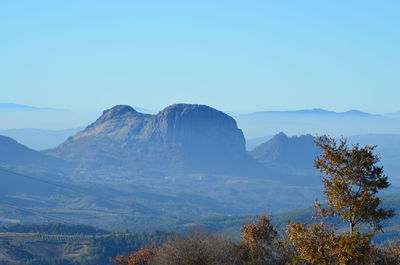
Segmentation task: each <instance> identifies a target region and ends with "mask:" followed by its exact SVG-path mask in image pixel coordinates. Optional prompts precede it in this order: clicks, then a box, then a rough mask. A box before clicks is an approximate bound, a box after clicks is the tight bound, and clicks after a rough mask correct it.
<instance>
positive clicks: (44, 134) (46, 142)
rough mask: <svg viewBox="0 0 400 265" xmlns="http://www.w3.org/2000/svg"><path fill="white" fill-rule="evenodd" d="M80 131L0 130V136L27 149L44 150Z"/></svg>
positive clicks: (70, 129) (77, 129)
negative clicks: (7, 137)
mask: <svg viewBox="0 0 400 265" xmlns="http://www.w3.org/2000/svg"><path fill="white" fill-rule="evenodd" d="M82 129H83V127H79V128H69V129H63V130H45V129H35V128H26V129H6V130H0V135H5V136H9V137H11V138H13V139H15V140H17V141H18V142H20V143H21V144H24V145H26V146H28V147H29V148H32V149H35V150H45V149H51V148H55V147H57V146H58V145H59V144H61V143H62V142H64V141H65V140H67V138H68V137H70V136H72V135H74V134H75V133H77V132H78V131H80V130H82Z"/></svg>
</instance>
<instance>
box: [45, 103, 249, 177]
mask: <svg viewBox="0 0 400 265" xmlns="http://www.w3.org/2000/svg"><path fill="white" fill-rule="evenodd" d="M46 153H48V154H51V155H53V156H56V157H59V158H63V159H66V160H70V161H76V162H79V163H80V167H81V168H82V169H83V170H90V171H91V172H96V174H101V173H104V174H108V173H109V172H111V169H112V172H113V173H115V172H116V171H118V174H125V175H169V174H180V173H185V172H186V173H187V172H190V173H238V172H245V171H246V172H247V173H248V170H249V169H251V168H256V166H255V165H256V163H255V162H254V161H253V160H252V159H251V157H250V156H249V155H248V154H247V153H246V150H245V139H244V136H243V133H242V131H241V130H240V129H238V127H237V124H236V121H235V120H234V119H233V118H232V117H230V116H228V115H226V114H225V113H223V112H221V111H218V110H216V109H213V108H211V107H208V106H205V105H191V104H175V105H171V106H169V107H167V108H165V109H163V110H162V111H160V112H159V113H157V114H155V115H151V114H144V113H140V112H137V111H136V110H135V109H133V108H132V107H130V106H126V105H118V106H115V107H113V108H111V109H108V110H106V111H104V113H103V115H101V117H100V118H98V119H97V120H96V121H95V122H94V123H92V124H91V125H89V126H88V127H87V128H86V129H84V130H83V131H81V132H79V133H77V134H76V135H75V136H73V137H70V138H69V139H68V140H67V141H65V142H64V143H63V144H61V145H60V146H59V147H57V148H55V149H53V150H49V151H47V152H46Z"/></svg>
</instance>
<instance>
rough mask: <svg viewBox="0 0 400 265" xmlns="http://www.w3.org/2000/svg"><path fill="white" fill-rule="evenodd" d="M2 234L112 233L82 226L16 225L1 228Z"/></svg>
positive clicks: (59, 224)
mask: <svg viewBox="0 0 400 265" xmlns="http://www.w3.org/2000/svg"><path fill="white" fill-rule="evenodd" d="M0 232H16V233H45V234H49V235H104V234H109V233H110V232H109V231H107V230H104V229H98V228H95V227H93V226H90V225H81V224H62V223H50V224H14V225H9V226H2V227H0Z"/></svg>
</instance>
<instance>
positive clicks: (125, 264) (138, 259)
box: [110, 248, 156, 265]
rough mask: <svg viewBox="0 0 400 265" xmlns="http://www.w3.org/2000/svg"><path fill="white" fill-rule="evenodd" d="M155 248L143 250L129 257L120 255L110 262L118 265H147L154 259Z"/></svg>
mask: <svg viewBox="0 0 400 265" xmlns="http://www.w3.org/2000/svg"><path fill="white" fill-rule="evenodd" d="M155 251H156V250H155V249H154V248H141V249H139V250H137V251H134V252H132V253H130V254H129V255H118V256H117V257H116V258H115V259H111V260H110V261H111V262H113V263H115V264H118V265H147V264H149V262H150V261H151V260H152V258H154V255H155Z"/></svg>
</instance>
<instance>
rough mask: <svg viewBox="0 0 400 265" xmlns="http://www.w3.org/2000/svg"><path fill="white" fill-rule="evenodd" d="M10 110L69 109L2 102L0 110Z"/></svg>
mask: <svg viewBox="0 0 400 265" xmlns="http://www.w3.org/2000/svg"><path fill="white" fill-rule="evenodd" d="M2 110H9V111H67V110H65V109H55V108H41V107H33V106H28V105H22V104H15V103H1V102H0V111H2Z"/></svg>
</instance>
